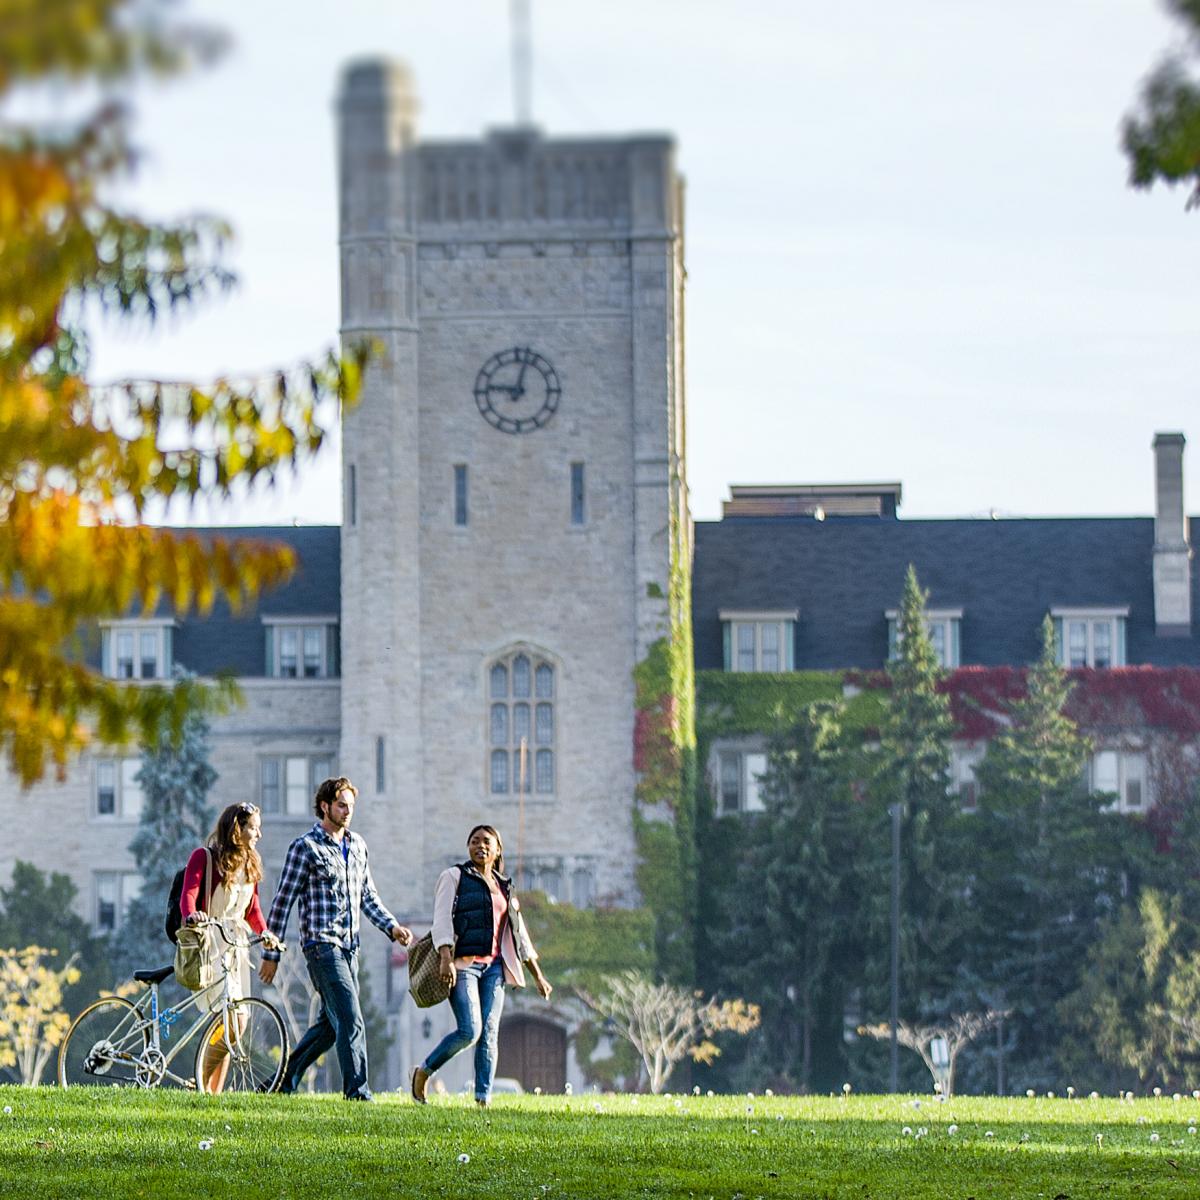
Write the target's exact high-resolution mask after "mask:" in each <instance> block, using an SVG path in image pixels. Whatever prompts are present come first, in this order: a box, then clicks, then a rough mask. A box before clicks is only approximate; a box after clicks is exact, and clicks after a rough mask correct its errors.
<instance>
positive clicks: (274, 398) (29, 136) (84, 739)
mask: <svg viewBox="0 0 1200 1200" xmlns="http://www.w3.org/2000/svg"><path fill="white" fill-rule="evenodd" d="M3 7H4V11H3V14H2V15H0V754H3V755H4V756H5V757H7V759H8V761H9V764H10V766H11V767H12V769H13V770H14V771H15V773H16V774H17V776H18V777H19V778H20V779H21V780H22V781H23V782H24V783H31V782H33V781H35V780H37V779H39V778H41V777H42V776H43V775H44V774H45V772H46V771H47V769H49V768H51V767H53V768H54V769H57V770H58V771H60V772H61V771H62V770H63V769H64V768H65V766H66V764H67V763H68V762H69V761H70V759H71V757H72V756H73V755H74V754H75V753H77V752H78V751H79V750H80V749H81V748H82V747H83V746H85V745H86V744H88V742H89V741H91V740H93V739H99V740H101V741H104V742H112V741H121V740H124V739H126V738H129V737H134V736H137V737H142V738H152V737H153V736H154V731H156V730H158V729H159V728H162V727H164V725H165V727H168V728H170V727H174V728H178V727H179V726H180V724H181V722H182V718H183V715H184V713H185V712H187V711H189V710H194V709H196V708H197V707H200V708H213V707H218V706H220V705H221V704H223V703H224V702H225V701H226V700H227V699H228V692H227V691H226V692H224V693H223V692H222V690H221V689H213V688H204V687H202V686H201V685H199V684H197V683H196V682H194V681H184V682H180V683H177V684H175V685H174V686H159V687H149V688H147V687H133V686H130V685H128V684H122V683H121V682H119V681H116V680H110V679H106V678H103V677H102V676H101V675H99V674H98V673H97V672H96V671H94V670H91V669H89V668H88V667H87V666H86V665H85V664H84V653H83V646H84V643H83V640H82V639H83V636H84V631H86V630H88V629H89V627H91V628H94V624H95V622H96V620H97V619H99V618H103V617H106V616H114V615H120V614H123V613H126V612H130V611H133V612H149V611H152V610H153V609H154V608H155V606H156V605H157V604H158V603H159V601H160V600H161V599H163V598H166V599H168V600H169V601H170V602H171V603H172V604H173V605H174V608H175V611H176V613H178V614H182V613H185V612H187V611H189V610H191V609H197V610H199V611H202V612H203V611H206V610H207V609H208V608H209V607H210V606H211V604H212V603H213V601H214V600H215V599H216V598H217V597H224V598H226V599H227V600H228V601H229V603H230V604H231V605H233V606H234V607H235V608H236V607H239V606H242V605H244V604H245V603H246V602H247V601H249V600H251V599H252V598H253V597H255V596H256V595H257V594H258V592H259V591H260V590H261V589H263V588H267V587H270V586H272V585H274V584H277V583H279V582H281V581H282V580H284V579H286V578H287V576H288V574H289V573H290V572H291V571H292V570H293V568H294V559H293V555H292V552H291V551H290V549H288V548H287V547H284V546H278V545H271V544H268V543H262V542H251V541H246V540H241V541H225V540H222V539H207V540H202V539H201V538H199V537H197V536H196V535H190V534H186V533H183V534H181V533H178V532H172V531H170V530H167V529H158V528H153V527H151V526H149V525H147V524H145V523H144V522H143V517H144V515H145V513H146V511H147V508H148V506H150V505H152V504H155V503H159V502H164V501H166V500H168V499H169V498H171V497H179V496H183V497H191V498H201V497H205V498H224V497H228V496H230V495H231V494H232V492H233V489H234V488H235V486H237V485H242V484H254V483H259V484H265V483H269V482H271V481H273V480H274V479H275V478H276V477H277V476H278V475H279V474H280V472H284V471H288V470H291V469H294V468H295V467H296V466H297V465H298V464H300V463H301V462H303V461H304V460H305V459H306V458H308V457H309V456H311V455H312V454H313V453H315V452H316V451H317V450H318V449H319V448H320V446H321V444H322V441H323V439H324V437H325V434H326V432H327V431H326V429H325V428H324V427H323V426H324V424H325V423H327V422H323V421H322V417H321V413H322V412H324V411H327V409H326V407H325V402H327V401H331V400H334V401H341V402H344V401H348V400H350V399H352V398H353V396H354V394H355V393H356V391H357V388H358V385H359V380H360V376H361V372H362V368H363V365H364V362H365V358H366V353H365V350H362V349H357V348H356V349H351V350H350V351H349V352H348V353H347V355H346V356H344V357H341V356H338V355H335V354H333V353H329V354H327V355H326V356H325V357H323V358H321V359H318V360H316V361H313V362H309V363H301V364H297V365H295V366H293V367H291V368H288V369H286V370H280V371H278V372H276V373H273V374H271V375H270V376H269V377H268V378H265V379H264V378H257V379H234V378H224V379H219V380H216V381H213V382H208V383H197V382H192V381H184V380H175V379H129V380H124V381H120V382H117V383H113V384H109V385H107V386H104V387H97V386H94V384H93V382H92V381H90V380H89V377H88V357H89V356H88V339H87V333H86V330H85V328H84V320H83V318H84V311H85V307H86V308H88V309H89V310H99V311H101V312H102V313H104V314H107V315H108V316H110V317H113V318H115V319H116V320H118V321H121V322H125V323H134V324H139V325H141V326H147V325H149V326H153V325H154V324H155V322H157V321H158V320H159V319H160V318H161V317H163V316H164V315H165V314H167V313H174V312H178V311H180V310H183V309H185V308H187V307H188V306H190V305H192V304H195V303H196V302H198V301H201V300H203V299H205V298H206V297H208V296H210V295H212V294H213V293H215V292H219V291H221V290H223V289H225V288H227V287H229V286H230V284H231V282H232V277H231V276H230V274H229V272H228V271H227V270H226V269H225V268H224V267H223V266H222V262H221V257H222V253H223V249H224V246H225V243H226V241H227V239H228V236H229V231H228V229H227V227H226V226H225V224H224V223H223V222H222V221H220V220H218V219H215V218H212V217H207V216H198V217H190V218H187V219H184V220H180V221H177V222H174V223H157V222H153V221H147V220H145V219H143V218H142V217H139V216H138V214H137V213H136V212H131V211H126V210H124V209H123V208H120V207H118V206H116V205H115V204H114V203H113V202H111V201H110V200H109V197H110V196H111V195H112V194H113V193H114V191H115V185H116V184H118V183H120V182H122V181H123V180H125V179H127V178H128V175H129V173H130V171H131V168H132V166H133V162H134V157H135V147H134V144H133V142H132V138H131V113H130V110H129V108H128V107H127V105H126V104H125V103H124V102H123V101H122V99H121V97H122V94H123V92H127V91H128V89H129V88H131V87H132V86H133V85H134V84H136V83H137V82H138V81H139V80H140V79H141V78H143V77H145V76H148V75H155V76H171V75H175V74H178V73H179V72H181V71H184V70H186V69H187V68H189V67H190V66H192V65H194V64H197V63H200V62H203V61H206V60H209V59H211V58H212V57H213V56H215V55H217V54H219V53H220V50H221V45H222V40H221V39H220V38H219V37H218V36H216V35H214V34H213V33H212V32H211V31H208V30H198V29H195V28H192V27H188V26H184V25H182V24H181V23H179V22H178V21H176V20H174V19H173V15H172V12H171V9H172V7H173V6H172V5H171V4H170V3H169V2H168V0H6V2H5V4H4V6H3ZM97 84H102V85H103V86H102V87H101V88H97V87H96V85H97ZM46 85H52V86H53V87H54V88H55V89H57V91H56V94H57V95H60V96H62V97H63V98H64V99H65V100H70V101H72V102H77V103H78V105H79V106H82V105H84V104H85V103H86V100H87V98H88V97H89V96H92V95H94V94H97V93H100V94H102V95H103V97H104V98H103V100H101V101H95V102H94V104H93V106H92V107H90V108H88V109H87V110H86V111H84V112H83V113H82V114H81V115H79V116H77V117H76V118H74V119H68V118H66V117H63V118H61V119H58V120H54V121H46V122H41V123H38V122H35V121H24V122H22V121H11V120H5V119H4V117H5V115H6V113H8V112H11V111H12V109H13V108H14V107H16V106H17V105H19V104H20V102H21V98H22V96H23V94H24V93H27V92H30V91H33V90H36V89H38V88H43V89H44V88H45V86H46Z"/></svg>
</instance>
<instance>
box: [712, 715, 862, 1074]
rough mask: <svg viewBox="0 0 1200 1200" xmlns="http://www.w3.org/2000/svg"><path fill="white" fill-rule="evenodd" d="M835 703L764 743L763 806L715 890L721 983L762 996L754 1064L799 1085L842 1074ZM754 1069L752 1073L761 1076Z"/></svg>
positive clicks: (845, 858) (844, 923) (845, 814)
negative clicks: (723, 884)
mask: <svg viewBox="0 0 1200 1200" xmlns="http://www.w3.org/2000/svg"><path fill="white" fill-rule="evenodd" d="M840 722H841V706H840V705H838V704H829V703H818V704H814V705H812V706H811V707H810V708H808V709H806V710H805V712H804V713H803V715H802V716H801V718H800V719H799V721H797V723H796V724H795V725H794V726H793V727H792V728H791V729H789V730H787V731H786V732H784V733H782V734H780V735H779V736H778V737H777V738H776V739H775V741H774V742H773V744H772V746H771V752H770V756H769V760H768V771H767V775H766V779H765V788H764V791H765V803H766V811H765V812H764V813H763V814H762V815H761V816H759V817H756V818H754V819H753V820H754V825H753V828H752V830H751V831H750V833H749V836H748V839H747V844H746V848H745V853H744V854H743V856H742V857H741V859H740V860H739V862H738V866H737V869H736V878H735V883H734V887H733V888H732V889H730V890H729V891H727V892H725V893H724V899H725V904H726V906H727V908H726V911H725V912H723V913H722V914H721V915H720V925H721V927H722V931H723V932H722V934H721V935H720V939H719V940H720V945H719V953H718V955H717V959H718V961H719V963H720V970H719V971H718V973H717V982H718V987H719V988H720V989H721V990H723V991H725V992H728V993H731V994H739V995H743V996H745V997H746V999H748V1000H749V1001H751V1002H752V1003H755V1004H757V1005H759V1007H760V1009H761V1012H762V1027H761V1030H760V1032H759V1033H758V1034H757V1035H756V1036H755V1038H754V1041H753V1045H748V1046H747V1056H748V1057H749V1058H751V1059H754V1058H755V1048H757V1049H758V1050H760V1051H765V1053H766V1060H767V1061H764V1062H761V1063H759V1062H757V1061H756V1062H755V1065H756V1067H758V1069H759V1070H760V1071H762V1072H764V1074H765V1077H766V1078H773V1079H775V1080H776V1081H777V1083H778V1084H782V1085H786V1086H790V1087H792V1088H795V1089H797V1090H800V1091H812V1090H818V1091H820V1090H824V1089H826V1088H828V1087H830V1086H836V1085H837V1084H840V1082H841V1080H842V1079H844V1078H845V1075H844V1067H843V1064H842V1061H841V1057H840V1053H841V1046H842V1039H841V1021H842V1004H843V999H844V989H845V980H846V975H847V972H846V969H845V963H846V961H847V960H848V959H850V958H851V957H853V956H852V955H851V954H849V953H848V952H847V941H848V939H849V938H851V937H852V936H853V932H854V930H855V929H856V927H857V923H856V922H855V921H854V920H852V919H848V914H847V913H846V911H845V909H846V906H847V904H848V903H849V902H850V894H851V889H850V886H849V884H850V879H851V869H852V868H851V864H852V862H853V857H854V838H853V833H852V815H851V811H850V804H849V782H848V773H847V762H848V759H847V754H846V749H845V746H844V743H843V738H842V729H841V723H840ZM764 1074H760V1075H759V1078H760V1079H761V1078H763V1077H764Z"/></svg>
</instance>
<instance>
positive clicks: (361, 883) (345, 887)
mask: <svg viewBox="0 0 1200 1200" xmlns="http://www.w3.org/2000/svg"><path fill="white" fill-rule="evenodd" d="M342 836H343V837H344V838H345V839H346V841H347V843H348V844H349V847H350V854H349V857H343V855H342V845H341V843H340V842H338V841H336V840H335V839H334V838H332V837H330V836H329V834H328V833H326V832H325V830H324V828H323V827H322V825H321V823H320V821H318V822H317V823H316V824H315V825H314V826H313V827H312V828H311V829H310V830H309V831H308V832H307V833H306V834H304V836H303V837H298V838H297V839H296V840H295V841H294V842H293V843H292V844H291V845H290V846H289V847H288V852H287V858H285V859H284V860H283V873H282V874H281V875H280V876H279V890H278V891H276V893H275V899H274V901H273V902H272V904H271V915H270V916H269V917H268V918H267V928H268V929H269V930H270V931H271V932H272V933H273V934H275V936H276V937H277V938H279V939H281V940H282V939H283V936H284V934H285V932H286V931H287V923H288V918H289V916H290V915H291V912H292V905H293V904H295V903H296V901H297V900H299V901H300V943H301V945H302V946H307V945H309V944H310V943H312V942H332V943H333V944H334V945H335V946H341V947H342V948H343V949H345V950H352V949H354V948H355V947H356V946H357V945H358V928H359V917H358V910H359V907H360V906H361V907H362V910H363V912H365V913H366V914H367V917H368V919H369V920H370V921H371V923H372V924H374V925H378V926H379V928H380V929H382V930H383V931H384V933H389V934H390V932H391V929H392V926H393V925H396V924H398V923H399V922H397V920H396V918H395V917H393V916H392V914H391V913H390V912H388V910H387V909H386V908H384V906H383V902H382V901H381V900H380V899H379V893H378V892H377V891H376V890H375V881H374V880H373V879H372V878H371V868H370V866H369V865H368V864H367V843H366V841H365V840H364V839H363V838H361V837H359V835H358V834H357V833H351V832H350V830H348V829H347V830H346V832H345V833H344V834H343V835H342ZM263 958H265V959H269V960H278V958H279V952H278V951H277V950H267V949H265V948H264V950H263Z"/></svg>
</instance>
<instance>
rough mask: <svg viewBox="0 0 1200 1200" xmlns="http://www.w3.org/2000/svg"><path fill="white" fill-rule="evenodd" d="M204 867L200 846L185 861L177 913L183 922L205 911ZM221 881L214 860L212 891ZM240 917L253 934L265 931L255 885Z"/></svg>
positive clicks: (222, 877)
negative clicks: (181, 891)
mask: <svg viewBox="0 0 1200 1200" xmlns="http://www.w3.org/2000/svg"><path fill="white" fill-rule="evenodd" d="M205 866H206V863H205V855H204V847H203V846H201V847H199V848H198V849H196V850H193V851H192V854H191V857H190V858H189V859H188V860H187V866H186V867H184V869H183V893H182V894H181V895H180V897H179V912H180V915H181V916H182V917H183V919H184V920H185V921H186V920H187V919H188V917H190V916H191V915H192V913H194V912H197V911H199V912H203V911H205V908H204V871H205ZM223 879H224V876H223V875H222V874H221V872H220V871H219V870H217V863H216V859H215V858H214V859H213V868H212V885H213V888H214V890H215V889H216V888H217V887H218V886H219V885H220V883H221V882H222V880H223ZM242 915H243V916H244V917H245V918H246V924H247V925H249V926H250V928H251V929H253V930H254V932H255V933H262V932H263V930H264V929H266V927H267V922H266V920H265V919H264V917H263V912H262V907H261V906H260V905H259V903H258V884H257V883H256V884H255V885H254V894H253V895H252V896H251V897H250V903H249V904H248V905H247V906H246V911H245V913H243V914H242Z"/></svg>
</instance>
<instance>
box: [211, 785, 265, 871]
mask: <svg viewBox="0 0 1200 1200" xmlns="http://www.w3.org/2000/svg"><path fill="white" fill-rule="evenodd" d="M257 812H258V809H257V808H255V807H254V805H253V804H246V803H245V802H243V803H241V804H231V805H230V806H229V807H228V808H227V809H225V811H224V812H223V813H221V815H220V816H219V817H218V818H217V823H216V825H215V826H214V828H213V831H212V833H211V835H210V836H209V839H208V848H209V849H210V850H211V851H212V852H213V858H214V859H215V860H216V861H215V863H214V865H215V866H216V868H217V870H218V871H220V872H221V874H222V875H223V876H224V877H225V878H226V879H229V878H230V877H231V876H233V875H236V874H237V873H238V871H239V870H241V868H242V867H245V868H246V878H247V879H248V880H249V881H250V882H251V883H259V882H260V881H261V880H262V877H263V865H262V859H261V858H259V856H258V851H257V850H255V849H254V847H253V846H251V845H250V843H249V841H248V840H247V838H246V826H247V825H249V824H250V818H251V817H253V816H254V815H255V814H256V813H257Z"/></svg>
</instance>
